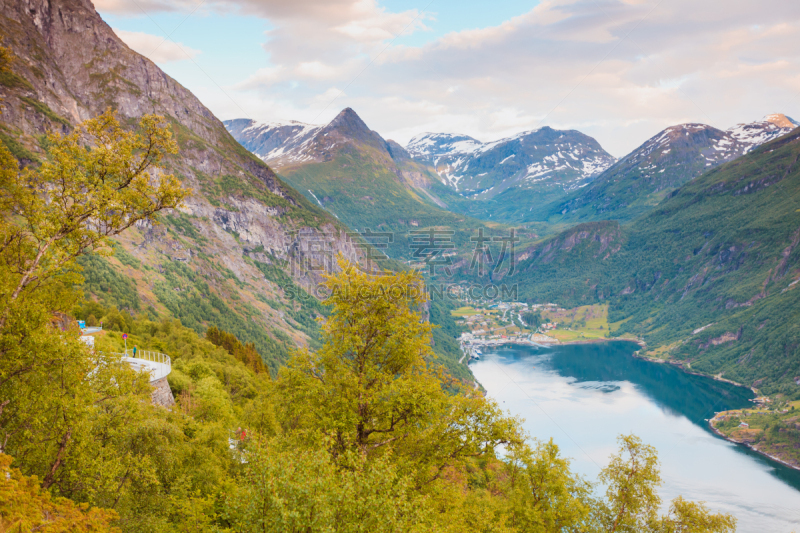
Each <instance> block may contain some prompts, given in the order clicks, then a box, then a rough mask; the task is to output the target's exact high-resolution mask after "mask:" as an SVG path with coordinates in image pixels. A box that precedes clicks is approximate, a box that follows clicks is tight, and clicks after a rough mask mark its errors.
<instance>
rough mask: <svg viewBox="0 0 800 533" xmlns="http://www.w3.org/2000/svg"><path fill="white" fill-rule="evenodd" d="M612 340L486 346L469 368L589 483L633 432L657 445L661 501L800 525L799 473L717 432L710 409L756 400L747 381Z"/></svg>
mask: <svg viewBox="0 0 800 533" xmlns="http://www.w3.org/2000/svg"><path fill="white" fill-rule="evenodd" d="M637 349H638V346H637V345H636V344H633V343H628V342H608V343H597V344H581V345H569V346H557V347H552V348H536V347H532V346H517V345H514V346H499V347H494V348H486V349H485V350H484V354H483V356H482V359H481V360H480V361H476V362H474V363H473V364H472V365H470V366H471V368H472V371H473V373H474V374H475V376H476V378H477V379H478V381H479V382H480V383H481V384H482V385H483V386H484V388H485V389H486V390H487V392H488V394H489V396H491V397H492V398H494V399H495V400H497V402H498V403H499V404H500V406H501V407H502V408H503V409H504V410H507V411H510V413H511V414H512V415H518V416H520V417H522V418H524V419H525V424H524V426H525V429H526V430H527V431H528V433H529V434H530V436H531V437H535V438H538V439H540V440H547V439H549V438H550V437H552V438H553V440H554V441H555V442H556V444H558V445H559V447H560V448H561V451H562V453H563V454H564V455H565V456H566V457H570V458H571V459H572V465H573V467H574V469H575V470H576V471H577V472H579V473H581V474H583V475H584V476H586V477H587V478H588V479H590V480H595V479H596V478H597V474H598V473H599V472H600V469H601V468H602V467H603V466H605V465H606V464H607V462H608V457H609V455H610V454H611V453H614V452H615V450H616V448H617V443H616V437H617V436H618V435H620V434H629V433H634V434H636V435H638V436H639V437H640V438H641V439H642V440H643V441H644V442H646V443H648V444H651V445H653V446H655V447H656V449H657V450H658V454H659V459H660V461H661V474H662V479H663V481H664V483H663V485H662V487H661V490H660V495H661V497H662V499H663V500H664V502H665V505H666V502H668V501H669V500H671V499H672V498H674V497H676V496H678V495H682V496H684V497H685V498H688V499H691V500H702V501H705V502H706V503H707V504H708V506H709V507H710V508H711V509H713V510H715V511H721V512H729V513H732V514H734V515H735V516H736V517H737V519H738V527H737V531H739V532H743V533H761V532H766V531H769V532H775V533H778V532H787V533H788V532H791V531H798V532H800V471H796V470H793V469H791V468H788V467H785V466H783V465H780V464H779V463H776V462H774V461H770V460H769V459H766V458H764V457H762V456H761V455H759V454H757V453H755V452H752V451H750V450H748V449H746V448H744V447H742V446H737V445H735V444H732V443H730V442H727V441H725V440H724V439H722V438H720V437H718V436H716V435H715V434H714V433H713V432H711V431H710V430H709V429H708V424H707V422H706V419H708V418H711V417H712V416H713V415H714V412H715V411H723V410H726V409H731V408H738V407H746V406H748V405H752V404H751V403H750V402H749V399H750V398H752V397H753V394H752V393H751V392H750V391H749V390H748V389H745V388H742V387H737V386H734V385H730V384H727V383H722V382H718V381H714V380H712V379H709V378H705V377H701V376H693V375H689V374H687V373H685V372H681V371H680V370H678V369H676V368H674V367H671V366H669V365H665V364H656V363H650V362H648V361H643V360H640V359H636V358H634V357H633V356H632V354H633V352H634V351H635V350H637Z"/></svg>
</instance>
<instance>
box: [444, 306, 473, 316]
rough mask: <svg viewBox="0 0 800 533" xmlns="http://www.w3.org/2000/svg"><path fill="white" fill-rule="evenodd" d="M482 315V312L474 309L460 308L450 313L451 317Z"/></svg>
mask: <svg viewBox="0 0 800 533" xmlns="http://www.w3.org/2000/svg"><path fill="white" fill-rule="evenodd" d="M478 313H480V311H476V310H475V308H474V307H459V308H458V309H454V310H452V311H450V316H458V317H464V316H473V315H477V314H478Z"/></svg>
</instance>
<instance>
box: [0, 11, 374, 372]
mask: <svg viewBox="0 0 800 533" xmlns="http://www.w3.org/2000/svg"><path fill="white" fill-rule="evenodd" d="M0 34H2V36H3V42H4V45H5V46H7V47H9V48H10V49H11V50H12V51H13V54H14V56H15V58H14V61H13V63H12V70H13V72H12V73H6V74H3V75H2V77H0V98H2V102H1V103H0V106H2V114H0V140H1V141H2V142H3V143H4V144H5V145H6V146H7V147H8V148H9V149H10V150H11V151H12V152H13V153H14V155H15V156H16V157H17V158H18V159H19V160H20V161H21V163H22V164H27V165H37V164H39V162H40V161H42V160H44V159H45V158H46V157H47V155H46V150H47V146H48V142H47V138H46V136H45V135H44V134H46V133H48V132H50V131H57V132H67V131H70V130H71V128H72V127H73V126H74V125H75V124H77V123H79V122H81V121H83V120H85V119H87V118H90V117H94V116H96V115H98V114H100V113H101V112H103V111H104V110H105V109H106V108H107V107H112V108H114V109H116V110H117V112H118V114H119V116H120V118H121V121H122V122H123V123H125V124H129V125H131V126H133V125H134V124H136V122H137V120H136V119H137V118H138V117H140V116H142V115H143V114H146V113H157V114H161V115H163V116H164V117H165V118H166V120H167V121H168V122H169V124H170V125H171V127H172V131H173V134H174V137H175V139H176V140H177V142H178V145H179V148H180V154H179V155H178V156H175V157H171V158H169V159H168V160H167V161H166V166H167V170H169V171H170V172H172V173H174V174H175V175H176V176H179V177H180V178H181V179H182V181H183V183H184V185H185V186H186V187H187V188H190V189H191V190H192V191H193V193H192V195H191V196H190V198H189V199H188V200H187V201H186V202H185V205H184V206H183V207H182V208H181V209H180V210H175V211H173V212H170V213H167V214H165V215H164V216H162V217H161V222H162V224H159V225H140V226H137V227H135V228H131V229H130V230H128V231H126V232H125V233H123V234H122V235H121V237H120V238H119V239H118V240H117V241H116V242H115V248H116V254H115V255H114V257H112V258H108V259H105V258H102V257H99V256H89V257H86V258H84V260H83V262H82V265H83V267H84V272H83V274H84V277H85V278H86V283H85V285H84V290H85V292H86V293H87V294H88V295H90V296H91V297H92V298H94V299H96V300H99V301H101V302H104V303H107V304H109V305H111V306H118V307H121V308H122V309H123V310H125V311H129V312H131V313H145V314H148V315H150V316H151V317H174V318H178V319H180V320H181V322H182V323H183V324H184V325H186V326H188V327H191V328H193V329H195V330H196V331H198V332H199V333H201V334H202V333H204V332H205V329H206V327H208V326H209V325H215V326H218V327H219V328H222V329H224V330H226V331H229V332H231V333H234V334H235V335H236V336H237V337H238V338H239V339H240V340H241V341H242V342H253V343H255V345H256V347H257V349H258V350H259V352H260V353H261V355H262V356H263V357H264V359H265V361H266V363H267V364H268V365H269V366H270V368H271V369H272V370H273V371H274V370H275V369H276V368H277V366H278V365H279V364H280V363H281V362H282V361H283V360H284V359H286V358H287V357H288V355H289V350H290V348H291V347H292V346H294V345H307V344H309V343H313V342H315V341H314V339H315V337H316V331H317V327H318V326H317V324H316V322H315V320H314V319H315V318H316V317H318V316H320V312H321V308H320V306H319V303H318V302H316V300H313V299H312V298H307V299H299V300H294V299H293V298H292V294H299V292H300V289H299V288H298V287H297V286H298V285H307V284H311V283H313V282H315V280H317V279H319V273H318V272H316V271H315V270H314V269H312V268H310V267H309V265H310V264H320V263H321V262H323V261H330V260H331V259H332V255H333V254H335V253H343V254H344V255H345V256H346V257H348V258H350V259H352V260H357V259H359V258H360V257H363V252H362V250H361V249H360V248H359V247H358V246H357V245H356V243H354V242H352V241H351V240H349V239H348V238H347V235H346V234H347V232H348V229H347V227H346V226H345V225H343V224H342V223H340V222H339V221H337V220H336V219H335V218H334V217H332V216H331V215H330V214H328V213H327V212H325V211H324V210H322V209H320V208H319V207H318V206H316V205H315V204H313V203H311V202H309V201H308V200H307V199H306V198H305V197H304V196H303V195H301V194H299V193H298V192H297V191H295V190H294V189H292V188H291V187H290V186H288V185H287V184H286V183H284V182H283V181H282V180H281V179H280V178H278V177H277V176H276V174H275V173H274V172H273V171H272V170H271V169H270V168H269V167H268V166H267V165H266V164H264V163H263V162H262V161H260V160H259V159H258V158H256V157H254V156H252V155H251V154H250V153H249V152H248V151H247V150H245V149H244V148H242V147H241V145H239V144H238V143H237V142H236V141H235V140H234V139H233V137H231V135H230V134H229V133H228V132H227V131H226V130H225V127H224V126H223V124H222V122H220V121H219V120H218V119H217V118H216V117H214V115H213V114H212V113H211V112H210V111H209V110H208V109H207V108H206V107H205V106H203V105H202V103H201V102H200V101H199V100H198V99H197V98H196V97H195V96H194V95H193V94H191V93H190V92H189V91H188V90H186V89H185V88H184V87H182V86H181V85H180V84H179V83H177V82H176V81H175V80H173V79H172V78H170V77H169V76H167V75H166V74H165V73H164V72H163V71H161V70H160V69H159V68H158V67H157V66H156V65H155V64H154V63H152V62H151V61H150V60H148V59H147V58H145V57H143V56H141V55H139V54H137V53H136V52H134V51H132V50H130V49H129V48H128V47H127V46H126V45H125V44H124V43H123V42H122V41H121V40H120V39H119V38H118V37H117V36H116V35H115V34H114V32H113V31H112V30H111V28H110V27H109V26H108V25H107V24H106V23H105V22H104V21H103V20H102V19H101V18H100V16H99V15H98V14H97V12H96V11H95V10H94V7H93V6H92V4H91V2H90V1H89V0H24V1H22V2H6V3H5V4H4V6H3V10H2V13H0ZM309 241H315V242H314V243H313V244H314V246H313V247H312V246H309V244H308V243H309Z"/></svg>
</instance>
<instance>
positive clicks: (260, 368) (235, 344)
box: [206, 326, 269, 375]
mask: <svg viewBox="0 0 800 533" xmlns="http://www.w3.org/2000/svg"><path fill="white" fill-rule="evenodd" d="M206 339H208V340H210V341H211V342H212V343H214V345H215V346H221V347H222V348H225V350H227V351H228V353H229V354H231V355H232V356H234V357H235V358H236V359H238V360H239V361H241V362H243V363H244V364H245V365H246V366H247V367H248V368H250V369H252V370H253V372H255V373H256V374H266V375H269V372H267V367H266V366H264V359H263V358H262V357H261V354H259V353H258V350H256V345H255V344H253V343H252V342H250V343H247V344H242V342H241V341H240V340H239V339H237V338H236V336H235V335H234V334H233V333H228V332H227V331H223V330H221V329H219V328H217V327H216V326H211V327H210V328H208V329H207V330H206Z"/></svg>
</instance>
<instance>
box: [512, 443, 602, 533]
mask: <svg viewBox="0 0 800 533" xmlns="http://www.w3.org/2000/svg"><path fill="white" fill-rule="evenodd" d="M505 471H506V474H507V478H506V479H507V482H506V484H505V486H504V487H503V492H504V494H505V495H506V497H507V499H508V514H509V515H510V520H509V523H510V525H511V526H512V527H514V528H516V530H517V531H575V530H578V531H579V530H581V527H580V526H585V525H586V524H587V523H588V522H589V520H590V518H591V511H592V506H593V503H594V502H593V500H592V497H591V489H592V486H591V484H590V483H588V482H586V481H584V480H583V479H581V478H580V477H578V476H577V475H575V474H574V473H573V472H571V471H570V468H569V460H567V459H565V458H563V457H561V456H560V455H559V449H558V446H557V445H556V444H554V443H553V440H552V439H551V440H550V441H549V442H546V443H537V445H536V446H535V447H534V448H531V447H530V446H528V445H527V444H525V445H522V446H515V447H512V448H511V449H510V450H509V453H508V455H507V457H506V463H505Z"/></svg>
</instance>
